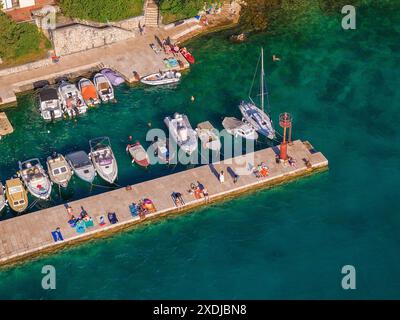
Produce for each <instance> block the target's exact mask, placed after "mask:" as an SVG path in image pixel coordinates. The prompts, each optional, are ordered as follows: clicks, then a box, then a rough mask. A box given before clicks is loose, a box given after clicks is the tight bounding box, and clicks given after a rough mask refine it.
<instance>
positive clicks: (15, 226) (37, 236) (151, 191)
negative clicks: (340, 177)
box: [0, 140, 328, 265]
mask: <svg viewBox="0 0 400 320" xmlns="http://www.w3.org/2000/svg"><path fill="white" fill-rule="evenodd" d="M277 152H278V148H277V147H274V148H268V149H263V150H260V151H257V152H255V153H254V154H250V156H251V155H253V156H254V161H250V163H252V164H254V165H258V164H259V163H261V162H265V163H266V164H267V165H268V167H269V169H270V170H269V171H270V172H269V176H268V177H265V178H256V177H255V176H254V175H252V174H250V175H242V176H240V178H239V180H238V182H237V183H234V182H233V179H232V178H231V177H230V176H229V174H228V171H227V169H228V166H230V167H231V168H232V169H233V170H234V171H235V172H238V169H239V168H247V165H246V162H245V161H243V160H244V159H245V156H240V157H236V158H233V162H232V159H230V162H229V160H227V161H224V162H221V163H216V164H214V169H215V171H214V172H220V171H221V170H224V172H225V183H223V184H220V183H219V181H218V178H217V177H216V175H215V173H214V172H213V170H212V169H211V167H210V166H208V165H204V166H200V167H197V168H194V169H190V170H186V171H183V172H179V173H176V174H172V175H168V176H165V177H161V178H158V179H154V180H150V181H146V182H142V183H139V184H136V185H133V186H132V189H131V190H127V189H126V188H121V189H117V190H114V191H110V192H106V193H102V194H99V195H95V196H91V197H88V198H85V199H81V200H77V201H74V202H71V203H70V206H71V207H72V208H73V209H74V213H75V216H78V214H79V212H80V211H81V209H80V208H81V206H83V207H84V209H85V210H86V211H87V212H88V213H89V215H90V216H91V217H92V218H93V220H94V221H95V226H94V227H92V228H90V229H87V230H86V232H85V233H84V234H78V233H77V232H76V230H75V229H74V228H72V227H70V226H69V224H68V222H67V220H68V215H67V213H66V209H65V207H64V206H62V205H60V206H56V207H52V208H48V209H44V210H41V211H38V212H34V213H29V214H25V215H22V216H19V217H16V218H12V219H9V220H5V221H1V222H0V265H1V264H7V263H10V262H12V261H13V260H18V259H21V258H23V257H24V256H28V255H34V254H37V253H39V252H41V251H43V250H49V249H50V250H53V248H54V249H56V248H57V245H58V244H60V242H57V243H55V242H54V241H53V239H52V236H51V231H53V230H55V229H56V228H57V227H60V229H61V232H62V234H63V236H64V239H65V240H64V241H63V242H61V244H65V243H67V242H73V241H77V240H84V239H88V238H93V237H95V235H96V234H99V233H101V232H104V231H107V230H108V231H109V232H111V231H113V230H116V229H118V228H121V227H123V226H127V225H131V224H134V223H138V222H140V218H138V217H132V216H131V214H130V211H129V205H130V204H131V203H132V202H138V201H139V200H140V199H143V198H150V199H151V200H152V201H153V202H154V205H155V207H156V209H157V212H156V213H152V214H149V215H147V216H146V218H145V219H146V220H148V219H150V218H152V217H153V218H154V217H157V216H160V215H163V214H169V213H174V212H177V211H179V210H183V209H187V208H191V207H194V206H201V205H205V204H207V202H206V201H205V199H204V198H203V199H198V200H197V199H195V198H194V196H193V195H190V194H189V193H188V192H187V190H188V189H189V188H190V183H192V182H194V183H196V182H197V181H200V182H201V183H202V184H203V185H204V186H205V187H206V188H207V189H208V191H209V195H210V201H216V200H219V199H224V198H227V197H229V196H232V195H235V194H238V193H241V192H244V191H246V190H250V189H255V188H259V187H262V186H266V185H273V184H276V183H279V182H282V181H285V180H290V179H292V178H293V177H296V176H301V175H304V174H307V173H309V172H312V171H313V170H317V169H319V168H323V167H327V166H328V160H327V159H326V158H325V157H324V156H323V155H322V154H321V153H320V152H316V151H314V150H313V148H312V146H310V145H309V144H308V143H303V142H301V141H300V140H297V141H294V142H293V144H292V145H290V146H289V147H288V154H289V155H290V156H292V157H294V158H295V159H296V160H297V167H291V166H283V164H277V163H276V162H275V155H276V153H277ZM303 159H307V160H309V161H310V163H311V165H312V167H307V166H306V164H305V161H304V160H303ZM172 192H180V193H181V194H182V195H183V198H184V200H185V202H186V204H185V206H183V207H181V208H179V209H178V208H176V207H175V206H174V203H173V201H172V199H171V193H172ZM107 212H116V213H117V216H118V219H119V222H118V223H117V224H113V225H110V224H109V223H107V226H104V227H100V226H99V225H98V223H97V221H98V219H99V217H100V216H101V215H105V216H107Z"/></svg>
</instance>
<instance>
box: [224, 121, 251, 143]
mask: <svg viewBox="0 0 400 320" xmlns="http://www.w3.org/2000/svg"><path fill="white" fill-rule="evenodd" d="M222 126H223V127H224V128H225V129H226V131H227V132H228V133H229V134H231V135H233V136H234V137H235V138H237V137H242V138H245V139H249V140H256V139H257V138H258V134H257V132H256V130H255V129H254V128H253V127H252V126H251V125H249V124H248V123H245V122H243V121H240V120H239V119H236V118H235V117H225V118H224V120H223V121H222Z"/></svg>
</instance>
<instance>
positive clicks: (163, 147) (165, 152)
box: [151, 137, 174, 163]
mask: <svg viewBox="0 0 400 320" xmlns="http://www.w3.org/2000/svg"><path fill="white" fill-rule="evenodd" d="M151 147H152V149H153V151H154V155H155V156H156V157H157V158H158V159H160V161H161V162H162V163H169V162H170V159H172V158H173V156H174V154H173V153H171V150H170V148H169V146H168V141H167V140H166V139H162V138H158V137H155V138H154V141H153V143H152V145H151Z"/></svg>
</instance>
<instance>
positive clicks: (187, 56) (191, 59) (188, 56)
mask: <svg viewBox="0 0 400 320" xmlns="http://www.w3.org/2000/svg"><path fill="white" fill-rule="evenodd" d="M179 52H180V53H181V54H182V55H183V57H184V58H185V59H186V60H187V62H189V63H190V64H193V63H194V57H193V56H192V54H191V53H190V52H189V51H188V50H187V49H186V48H185V47H183V48H181V49H180V50H179Z"/></svg>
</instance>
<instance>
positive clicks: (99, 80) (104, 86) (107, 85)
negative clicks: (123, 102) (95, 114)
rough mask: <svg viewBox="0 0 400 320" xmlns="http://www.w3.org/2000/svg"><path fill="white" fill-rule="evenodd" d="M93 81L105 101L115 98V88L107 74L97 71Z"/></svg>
mask: <svg viewBox="0 0 400 320" xmlns="http://www.w3.org/2000/svg"><path fill="white" fill-rule="evenodd" d="M93 81H94V84H95V86H96V89H97V92H98V93H99V95H100V98H101V100H102V101H103V102H108V101H113V100H114V89H113V86H112V84H111V82H110V81H109V80H108V78H107V77H106V76H104V75H103V74H101V73H97V74H96V75H95V76H94V78H93Z"/></svg>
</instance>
